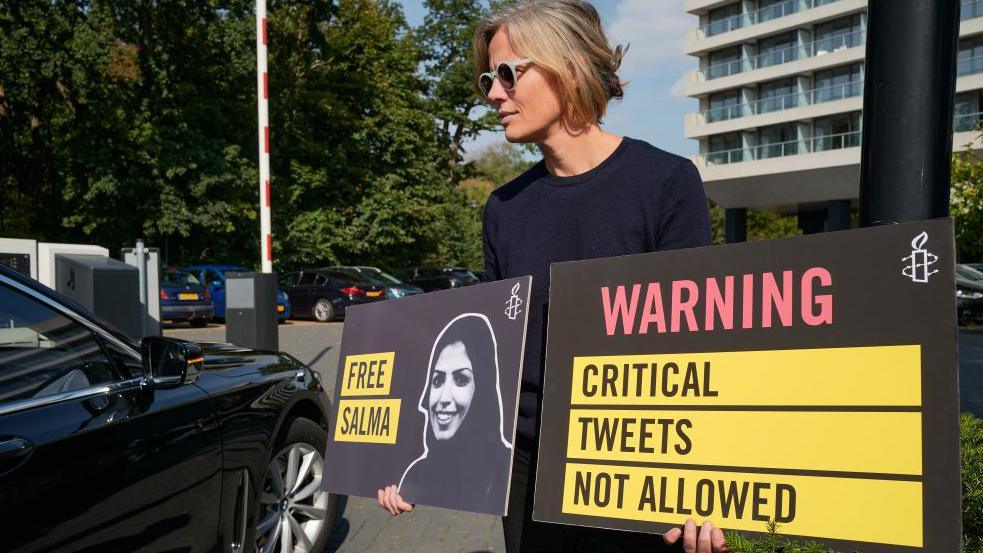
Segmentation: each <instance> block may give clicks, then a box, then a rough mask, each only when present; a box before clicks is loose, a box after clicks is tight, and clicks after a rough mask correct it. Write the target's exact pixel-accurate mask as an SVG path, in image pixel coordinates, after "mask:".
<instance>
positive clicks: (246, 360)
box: [201, 342, 305, 376]
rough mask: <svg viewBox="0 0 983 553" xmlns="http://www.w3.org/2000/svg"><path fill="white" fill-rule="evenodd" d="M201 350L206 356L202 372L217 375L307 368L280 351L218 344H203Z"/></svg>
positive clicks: (276, 372)
mask: <svg viewBox="0 0 983 553" xmlns="http://www.w3.org/2000/svg"><path fill="white" fill-rule="evenodd" d="M201 348H202V353H203V354H204V356H205V363H204V367H203V369H202V370H205V371H209V372H215V373H216V374H225V375H229V376H237V375H242V374H250V373H263V374H278V373H282V372H286V371H295V372H296V371H297V370H300V369H304V368H305V366H304V364H303V363H301V362H300V361H298V360H296V359H294V358H293V357H292V356H291V355H289V354H286V353H283V352H279V351H269V350H255V349H250V348H245V347H242V346H237V345H234V344H223V343H218V342H202V343H201Z"/></svg>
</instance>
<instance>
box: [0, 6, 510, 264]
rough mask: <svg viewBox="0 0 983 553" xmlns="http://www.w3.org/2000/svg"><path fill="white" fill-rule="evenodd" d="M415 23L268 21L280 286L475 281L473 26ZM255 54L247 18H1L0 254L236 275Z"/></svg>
mask: <svg viewBox="0 0 983 553" xmlns="http://www.w3.org/2000/svg"><path fill="white" fill-rule="evenodd" d="M427 7H428V8H429V10H430V14H429V15H428V16H427V18H426V21H425V22H424V24H423V25H422V26H421V27H420V28H419V29H411V28H410V27H409V26H408V24H407V23H406V20H405V18H404V16H403V13H402V11H401V7H400V5H399V4H398V3H395V2H393V1H392V0H271V1H270V2H269V9H268V14H269V15H268V25H267V30H268V38H269V40H268V44H269V68H270V78H269V90H270V117H271V119H270V132H271V143H272V147H271V170H272V178H271V183H272V191H273V231H274V259H275V261H276V266H277V267H278V268H279V269H288V268H294V267H298V266H311V265H324V264H328V263H373V264H378V265H383V266H387V267H393V266H397V265H404V264H415V263H423V262H433V263H471V264H473V263H475V262H477V260H476V258H475V255H474V251H475V249H476V239H475V233H474V232H473V230H474V229H473V224H472V222H473V219H474V217H473V213H474V209H473V208H472V207H471V203H472V201H473V199H472V197H471V196H473V195H474V191H473V190H469V189H465V188H462V187H460V186H457V184H458V183H459V182H460V180H461V179H462V178H464V177H465V176H468V175H472V174H473V173H474V171H473V169H472V168H471V166H470V165H469V164H467V163H465V162H464V160H463V153H464V149H463V144H464V143H465V142H466V141H467V140H469V139H470V138H472V137H473V136H475V135H476V133H478V132H480V131H481V130H483V129H486V128H488V125H490V124H491V123H490V121H491V120H490V119H489V118H487V117H482V110H481V109H480V108H479V105H480V102H479V99H478V98H477V96H476V95H475V93H474V91H473V90H472V87H471V79H472V77H471V72H472V69H471V62H470V49H469V44H470V36H471V32H472V29H473V26H474V24H475V23H476V22H477V20H478V18H479V17H480V16H482V15H483V14H484V13H485V12H484V10H485V9H486V8H485V7H484V5H483V4H482V3H481V2H480V1H479V0H471V1H464V0H460V1H450V0H445V1H438V0H431V1H428V3H427ZM255 40H256V37H255V20H254V15H253V3H252V2H251V1H240V0H168V1H167V2H144V1H139V0H87V1H79V0H75V1H71V0H16V1H14V0H0V195H2V201H0V236H8V237H30V238H36V239H39V240H47V241H68V242H89V243H97V244H101V245H104V246H106V247H109V248H110V249H116V248H118V247H120V246H122V245H124V244H126V243H129V242H132V240H133V239H135V238H136V237H139V236H142V237H145V238H146V239H147V240H148V242H149V243H150V244H151V245H155V246H163V247H165V248H166V251H167V253H168V258H169V259H168V261H170V262H171V263H173V264H182V263H188V262H192V261H199V260H201V261H217V262H218V261H222V262H235V263H246V264H250V262H251V261H253V260H255V259H256V258H257V257H258V255H257V254H258V252H259V240H258V235H259V232H258V222H257V209H258V208H257V205H258V201H259V187H258V183H257V177H258V175H257V171H256V164H257V150H258V148H257V139H256V135H257V129H256V121H257V119H256V76H255V61H256V59H255ZM469 194H470V195H471V196H469ZM477 201H480V202H482V203H483V201H484V199H483V198H479V200H477ZM477 247H478V248H480V236H479V237H478V241H477Z"/></svg>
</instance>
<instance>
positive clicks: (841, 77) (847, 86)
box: [812, 63, 863, 104]
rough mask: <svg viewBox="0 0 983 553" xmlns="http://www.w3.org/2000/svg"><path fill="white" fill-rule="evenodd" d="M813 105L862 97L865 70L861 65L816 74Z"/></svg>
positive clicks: (856, 64) (846, 66) (845, 66)
mask: <svg viewBox="0 0 983 553" xmlns="http://www.w3.org/2000/svg"><path fill="white" fill-rule="evenodd" d="M814 85H815V86H814V88H813V90H812V103H814V104H819V103H822V102H832V101H834V100H842V99H843V98H853V97H854V96H860V93H861V92H862V91H863V68H862V65H861V64H859V63H855V64H853V65H844V66H842V67H837V68H834V69H828V70H826V71H819V72H817V73H816V77H815V81H814Z"/></svg>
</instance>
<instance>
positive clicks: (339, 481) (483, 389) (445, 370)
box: [325, 277, 532, 515]
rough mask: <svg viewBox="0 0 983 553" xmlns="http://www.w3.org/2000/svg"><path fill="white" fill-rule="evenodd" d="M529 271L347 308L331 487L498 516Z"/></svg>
mask: <svg viewBox="0 0 983 553" xmlns="http://www.w3.org/2000/svg"><path fill="white" fill-rule="evenodd" d="M531 282H532V278H531V277H522V278H515V279H510V280H503V281H498V282H493V283H488V284H480V285H477V286H470V287H467V288H461V289H456V290H447V291H442V292H432V293H429V294H423V295H419V296H412V297H408V298H403V299H398V300H387V301H384V302H379V303H373V304H365V305H359V306H353V307H349V308H348V312H347V314H346V318H345V329H344V335H343V339H342V343H341V353H340V358H339V367H338V376H337V383H336V386H335V397H334V404H333V407H332V410H333V412H332V418H331V420H332V423H331V424H330V429H329V436H328V446H327V453H326V455H325V459H326V460H327V462H328V463H329V464H330V466H331V468H330V470H325V481H326V487H327V489H328V490H329V491H331V492H334V493H343V494H353V495H361V496H368V497H375V496H376V491H377V490H378V489H381V488H384V487H385V486H388V485H391V484H396V485H398V486H399V490H400V494H401V495H402V496H403V498H404V499H405V500H406V501H408V502H410V503H420V504H426V505H434V506H437V507H446V508H450V509H459V510H465V511H474V512H479V513H488V514H497V515H502V514H504V513H505V508H506V504H507V503H506V502H507V499H508V484H509V476H510V474H511V462H512V443H513V440H514V437H515V420H516V409H517V403H518V386H519V374H520V371H521V367H522V351H523V347H524V341H525V329H526V318H527V315H528V313H527V311H526V306H527V305H528V304H529V286H530V283H531Z"/></svg>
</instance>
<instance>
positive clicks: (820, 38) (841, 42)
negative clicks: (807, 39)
mask: <svg viewBox="0 0 983 553" xmlns="http://www.w3.org/2000/svg"><path fill="white" fill-rule="evenodd" d="M861 44H863V30H862V28H861V26H860V14H859V13H858V14H854V15H851V16H849V17H843V18H840V19H835V20H833V21H830V22H828V23H823V24H821V25H816V30H815V40H814V41H813V43H812V50H813V51H812V55H814V56H821V55H823V54H829V53H832V52H836V51H838V50H842V49H844V48H853V47H854V46H860V45H861Z"/></svg>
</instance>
